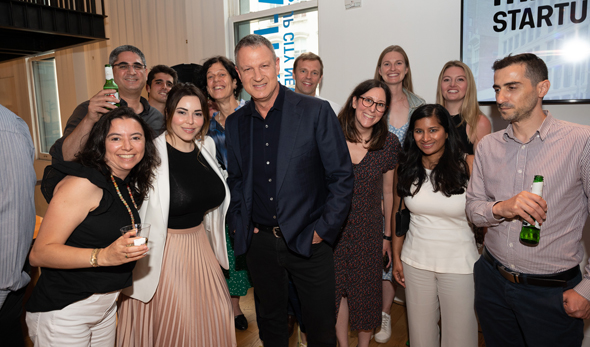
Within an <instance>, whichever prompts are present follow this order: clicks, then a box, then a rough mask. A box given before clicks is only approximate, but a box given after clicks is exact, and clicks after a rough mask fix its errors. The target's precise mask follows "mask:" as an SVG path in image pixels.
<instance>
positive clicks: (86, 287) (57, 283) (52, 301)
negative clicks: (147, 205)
mask: <svg viewBox="0 0 590 347" xmlns="http://www.w3.org/2000/svg"><path fill="white" fill-rule="evenodd" d="M67 175H71V176H77V177H83V178H86V179H88V180H89V181H90V182H91V183H92V184H94V185H96V186H97V187H99V188H101V189H102V191H103V194H102V199H101V200H100V204H99V205H98V207H97V208H96V209H95V210H94V211H92V212H89V213H88V215H87V216H86V218H85V219H84V220H83V221H82V223H80V225H78V226H77V227H76V229H74V231H73V232H72V234H71V235H70V237H69V238H68V239H67V240H66V242H65V244H66V245H68V246H72V247H78V248H105V247H107V246H109V245H110V244H111V243H113V242H114V241H115V240H116V239H118V238H119V237H120V236H121V232H120V229H121V228H122V227H124V226H126V225H129V224H131V217H130V216H129V212H128V211H127V208H126V207H125V205H124V204H123V202H122V201H121V199H120V198H119V196H118V195H117V191H116V190H115V187H114V185H113V182H112V181H111V178H110V175H108V176H105V175H103V174H102V173H100V171H98V170H96V169H91V168H88V167H85V166H83V165H81V164H79V163H77V162H67V161H66V162H59V163H56V164H53V165H51V166H48V167H47V168H46V169H45V172H44V174H43V184H42V186H41V191H42V193H43V195H44V196H45V199H46V200H47V201H48V202H49V201H50V200H51V198H52V197H53V191H54V189H55V186H56V185H57V183H59V182H60V181H61V180H62V179H63V178H64V177H65V176H67ZM115 181H116V182H117V185H118V186H119V190H120V191H121V196H123V198H124V199H125V201H126V202H127V205H129V207H130V208H131V211H132V213H133V216H134V218H135V223H141V221H140V218H139V214H138V212H137V210H136V209H135V207H134V206H133V203H132V201H131V198H130V197H129V193H128V191H127V188H126V186H127V182H126V181H123V180H121V179H119V178H117V177H115ZM99 256H100V255H99ZM88 261H90V258H89V259H88ZM89 265H90V263H89ZM134 267H135V262H130V263H127V264H123V265H119V266H105V267H95V268H93V267H88V268H83V269H50V268H41V276H40V277H39V281H38V282H37V285H36V286H35V288H34V289H33V293H32V294H31V298H30V299H29V301H28V302H27V305H26V309H27V311H30V312H47V311H53V310H60V309H62V308H64V307H66V306H68V305H69V304H71V303H73V302H76V301H79V300H82V299H85V298H87V297H89V296H91V295H93V294H96V293H108V292H112V291H115V290H120V289H123V288H125V287H129V286H130V285H131V284H132V276H131V272H132V271H133V268H134Z"/></svg>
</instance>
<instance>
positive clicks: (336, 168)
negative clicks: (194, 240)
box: [225, 86, 354, 257]
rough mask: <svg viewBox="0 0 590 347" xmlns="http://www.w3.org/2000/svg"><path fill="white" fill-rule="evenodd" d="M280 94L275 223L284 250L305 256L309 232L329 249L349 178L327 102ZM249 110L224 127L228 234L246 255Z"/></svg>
mask: <svg viewBox="0 0 590 347" xmlns="http://www.w3.org/2000/svg"><path fill="white" fill-rule="evenodd" d="M280 88H285V99H284V105H283V108H282V110H283V111H282V112H283V114H282V120H281V130H280V131H281V133H280V138H279V144H278V154H277V180H276V184H277V188H276V191H277V204H278V207H277V219H278V222H279V226H280V228H281V231H282V233H283V235H284V237H285V241H286V243H287V246H288V247H289V249H291V250H292V251H294V252H295V253H298V254H301V255H303V256H306V257H309V256H311V242H312V240H313V232H314V231H316V232H317V233H318V235H319V236H320V237H322V238H323V239H324V241H326V242H328V243H329V244H331V245H333V244H334V242H335V241H336V238H337V237H338V234H339V233H340V230H341V227H342V224H343V223H344V220H345V218H346V216H347V215H348V210H349V208H350V202H351V199H352V190H353V182H354V181H353V180H354V174H353V171H352V162H351V160H350V154H349V152H348V147H347V145H346V140H345V138H344V134H343V133H342V128H341V127H340V124H339V122H338V119H337V117H336V115H335V114H334V111H333V110H332V107H330V104H329V103H328V102H327V101H323V100H320V99H317V98H313V97H309V96H305V95H301V94H296V93H295V92H293V91H291V90H290V89H288V88H286V87H284V86H280ZM252 109H253V104H252V102H250V103H249V104H247V105H245V106H244V107H242V108H241V109H239V110H238V111H236V112H235V113H234V114H232V116H231V117H228V118H227V121H226V133H225V136H226V146H227V161H228V175H229V177H228V185H229V188H230V192H231V202H230V207H229V210H228V214H227V220H228V224H229V228H230V229H229V230H230V231H235V240H234V241H235V242H234V251H235V253H236V255H240V254H243V253H246V251H247V250H248V247H249V246H250V242H251V240H252V235H253V232H254V226H253V224H252V217H251V216H252V195H253V192H252V187H253V179H252V175H253V169H252V156H253V155H256V154H254V153H252V130H253V118H252Z"/></svg>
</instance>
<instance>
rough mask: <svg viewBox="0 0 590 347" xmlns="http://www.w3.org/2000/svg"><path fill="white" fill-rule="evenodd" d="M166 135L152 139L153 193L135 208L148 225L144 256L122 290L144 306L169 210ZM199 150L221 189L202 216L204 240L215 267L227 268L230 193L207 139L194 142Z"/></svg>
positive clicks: (157, 272)
mask: <svg viewBox="0 0 590 347" xmlns="http://www.w3.org/2000/svg"><path fill="white" fill-rule="evenodd" d="M166 133H167V132H164V133H163V134H161V135H160V136H158V138H156V139H155V140H154V144H155V145H156V148H157V150H158V153H159V154H160V160H161V164H160V166H159V167H158V168H157V169H156V177H155V180H154V182H153V186H154V188H153V190H150V192H149V193H148V196H147V198H146V200H145V201H144V202H143V204H142V206H141V208H140V209H139V215H140V217H141V222H142V223H149V224H151V229H150V236H149V240H148V247H149V251H148V255H147V256H145V257H144V258H142V259H140V260H138V261H137V264H136V265H135V269H134V270H133V285H132V286H131V287H127V288H125V289H123V294H125V295H127V296H130V297H132V298H134V299H137V300H141V301H143V302H145V303H147V302H148V301H150V300H151V299H152V297H153V296H154V293H155V292H156V288H157V286H158V282H159V281H160V272H161V269H162V258H163V256H164V247H165V245H166V234H167V230H168V212H169V208H170V177H169V172H168V151H167V149H166ZM195 144H196V145H197V146H199V147H200V150H201V154H202V155H203V158H205V159H206V160H207V162H208V163H209V165H210V166H211V168H213V171H215V173H216V174H217V175H218V176H219V177H220V178H221V180H222V181H223V185H224V187H225V199H224V200H223V203H222V204H221V205H219V206H218V207H216V208H214V209H212V210H209V211H207V213H206V214H205V216H204V217H203V223H204V226H205V230H206V231H207V237H208V238H209V242H210V243H211V248H212V249H213V252H214V253H215V257H216V258H217V261H219V264H220V265H221V266H222V267H223V268H225V269H228V268H229V262H228V259H227V248H226V247H227V246H226V243H225V242H226V240H225V214H226V212H227V209H228V207H229V201H230V194H229V188H228V186H227V183H226V182H225V179H226V178H227V172H226V171H225V170H222V169H221V168H220V166H219V164H218V162H217V159H216V157H215V142H213V139H212V138H210V137H209V136H206V137H205V141H196V142H195Z"/></svg>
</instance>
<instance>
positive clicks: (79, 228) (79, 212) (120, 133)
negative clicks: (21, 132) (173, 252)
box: [26, 107, 159, 346]
mask: <svg viewBox="0 0 590 347" xmlns="http://www.w3.org/2000/svg"><path fill="white" fill-rule="evenodd" d="M152 141H153V137H152V131H151V129H150V127H149V126H148V125H147V123H145V122H144V121H143V120H142V119H141V118H140V117H139V116H137V115H136V114H135V112H133V110H132V109H131V108H129V107H121V108H116V109H115V110H113V111H111V112H109V113H106V114H104V115H103V116H102V117H101V118H100V120H99V121H98V122H96V124H95V125H94V126H93V128H92V130H91V131H90V133H89V135H88V141H86V144H85V146H84V148H83V149H82V151H81V152H80V153H79V154H78V155H77V156H76V159H75V160H74V161H71V162H56V163H54V164H52V165H51V166H48V167H47V168H46V169H45V174H44V176H43V184H42V186H41V191H42V193H43V195H44V196H45V198H46V199H47V200H48V201H49V207H48V209H47V213H46V214H45V218H44V219H43V223H42V224H41V228H40V230H39V235H38V237H37V240H36V241H35V244H34V246H33V249H32V250H31V254H30V262H31V265H33V266H40V267H42V271H41V276H40V277H39V281H38V282H37V285H36V286H35V288H34V289H33V294H32V295H31V298H30V299H29V301H28V303H27V306H26V308H27V317H26V319H27V325H28V327H29V335H30V336H31V340H33V343H34V344H35V345H36V346H74V345H75V346H86V345H88V346H113V345H114V343H115V324H116V315H115V314H116V307H117V306H116V301H117V297H118V296H119V293H120V291H121V289H123V288H125V287H128V286H129V285H131V281H132V276H131V271H132V270H133V267H134V266H135V262H136V261H137V260H140V259H145V257H146V253H147V251H148V247H147V246H146V245H140V246H133V244H134V239H132V237H133V236H132V235H134V234H133V233H127V234H125V235H124V236H121V231H120V229H121V228H122V227H124V226H127V225H130V224H137V223H141V222H142V220H141V219H140V217H139V214H138V211H137V206H139V205H141V203H142V201H143V200H144V198H145V197H146V195H147V193H148V190H149V189H150V188H151V187H152V180H153V178H154V174H153V172H154V170H155V169H156V167H157V165H158V164H159V159H158V154H157V151H156V148H155V146H154V144H153V142H152ZM130 245H131V246H130Z"/></svg>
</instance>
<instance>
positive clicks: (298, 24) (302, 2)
mask: <svg viewBox="0 0 590 347" xmlns="http://www.w3.org/2000/svg"><path fill="white" fill-rule="evenodd" d="M234 1H235V6H234V7H235V8H234V11H235V13H236V14H237V15H235V16H232V17H230V23H231V25H232V27H233V32H232V34H233V37H232V40H231V41H230V42H232V44H231V47H230V52H231V54H232V58H233V54H234V51H233V49H234V47H235V45H236V44H237V43H238V42H239V41H240V40H241V39H242V38H243V37H244V36H246V35H249V34H259V35H262V36H264V37H266V38H267V39H268V40H269V41H270V42H271V43H272V45H273V47H274V49H275V54H276V55H277V57H278V58H279V59H280V62H281V63H280V67H281V70H280V72H279V76H278V78H279V81H280V82H281V84H283V85H285V86H286V87H289V88H291V89H294V88H295V80H294V79H293V62H294V61H295V58H297V57H298V56H299V55H300V54H301V53H304V52H313V53H316V54H317V53H318V9H317V1H318V0H234ZM242 94H243V95H242V96H243V97H244V98H245V99H248V98H249V96H248V95H247V94H246V93H245V92H243V93H242Z"/></svg>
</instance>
